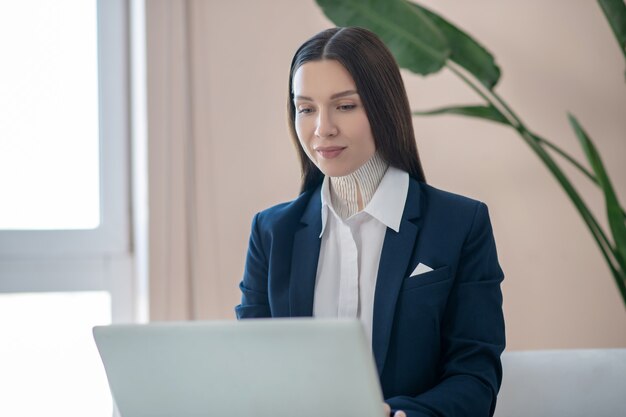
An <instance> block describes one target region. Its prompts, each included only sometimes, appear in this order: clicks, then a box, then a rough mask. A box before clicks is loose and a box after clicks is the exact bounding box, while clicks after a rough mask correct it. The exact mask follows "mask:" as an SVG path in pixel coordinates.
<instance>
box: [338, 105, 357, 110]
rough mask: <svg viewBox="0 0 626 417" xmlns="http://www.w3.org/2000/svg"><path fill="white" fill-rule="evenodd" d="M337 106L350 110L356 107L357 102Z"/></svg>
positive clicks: (340, 108)
mask: <svg viewBox="0 0 626 417" xmlns="http://www.w3.org/2000/svg"><path fill="white" fill-rule="evenodd" d="M337 108H338V109H339V110H341V111H349V110H352V109H355V108H356V104H341V105H339V106H337Z"/></svg>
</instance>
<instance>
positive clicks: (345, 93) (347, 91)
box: [294, 90, 358, 101]
mask: <svg viewBox="0 0 626 417" xmlns="http://www.w3.org/2000/svg"><path fill="white" fill-rule="evenodd" d="M353 94H358V93H357V92H356V90H346V91H342V92H340V93H335V94H333V95H332V96H330V99H331V100H335V99H337V98H341V97H346V96H351V95H353ZM294 98H295V99H296V100H306V101H313V99H312V98H311V97H307V96H295V97H294Z"/></svg>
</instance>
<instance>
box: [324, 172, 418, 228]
mask: <svg viewBox="0 0 626 417" xmlns="http://www.w3.org/2000/svg"><path fill="white" fill-rule="evenodd" d="M408 192H409V174H408V173H406V172H405V171H402V170H400V169H398V168H394V167H392V166H390V167H389V168H388V169H387V172H386V173H385V175H384V176H383V179H382V180H381V181H380V184H378V188H377V189H376V192H375V193H374V196H373V197H372V200H371V201H370V202H369V204H368V205H367V206H365V208H364V209H363V211H364V212H366V213H368V214H369V215H370V216H372V217H374V218H375V219H376V220H378V221H379V222H381V223H382V224H384V225H385V226H387V227H388V228H390V229H393V231H395V232H396V233H397V232H399V231H400V223H401V222H402V213H403V212H404V205H405V204H406V197H407V194H408ZM321 199H322V213H321V214H322V231H321V233H320V236H319V237H322V235H324V230H325V229H326V223H327V220H328V215H329V213H328V211H329V210H333V207H332V204H331V199H330V178H329V177H324V181H323V183H322V192H321ZM333 212H334V210H333Z"/></svg>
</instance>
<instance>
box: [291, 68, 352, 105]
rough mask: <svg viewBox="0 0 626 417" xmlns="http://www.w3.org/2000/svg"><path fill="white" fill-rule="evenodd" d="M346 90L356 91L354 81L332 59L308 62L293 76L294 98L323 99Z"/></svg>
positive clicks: (346, 71)
mask: <svg viewBox="0 0 626 417" xmlns="http://www.w3.org/2000/svg"><path fill="white" fill-rule="evenodd" d="M346 90H356V86H355V84H354V80H353V79H352V76H351V75H350V73H349V72H348V70H346V68H345V67H344V66H343V65H341V64H340V63H339V62H338V61H335V60H332V59H324V60H321V61H309V62H307V63H305V64H303V65H301V66H300V68H298V70H297V71H296V73H295V74H294V76H293V93H294V96H307V97H311V98H314V99H325V98H328V97H330V96H331V95H333V94H335V93H338V92H341V91H346Z"/></svg>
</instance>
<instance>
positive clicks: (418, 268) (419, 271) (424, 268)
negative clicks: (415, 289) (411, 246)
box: [410, 262, 433, 277]
mask: <svg viewBox="0 0 626 417" xmlns="http://www.w3.org/2000/svg"><path fill="white" fill-rule="evenodd" d="M432 270H433V269H432V268H431V267H430V266H428V265H426V264H423V263H421V262H420V263H418V264H417V266H416V267H415V269H414V270H413V272H411V275H410V276H412V277H414V276H416V275H420V274H423V273H425V272H430V271H432Z"/></svg>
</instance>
